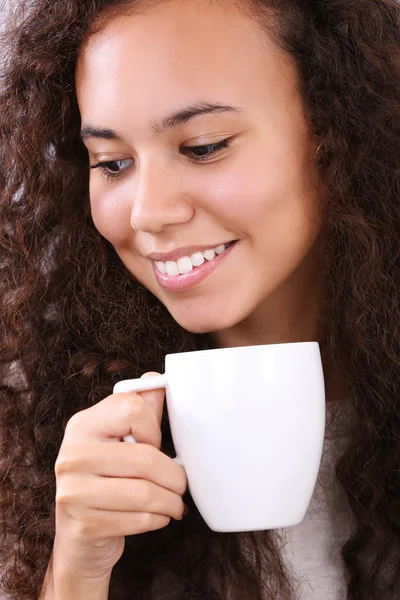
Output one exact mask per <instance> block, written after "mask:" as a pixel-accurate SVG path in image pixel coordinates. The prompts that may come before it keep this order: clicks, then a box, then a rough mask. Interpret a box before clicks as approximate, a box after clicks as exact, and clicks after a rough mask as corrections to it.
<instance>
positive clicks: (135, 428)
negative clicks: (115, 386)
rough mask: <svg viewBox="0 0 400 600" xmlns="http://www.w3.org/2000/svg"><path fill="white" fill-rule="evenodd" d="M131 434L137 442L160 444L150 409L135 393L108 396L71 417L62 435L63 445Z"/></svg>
mask: <svg viewBox="0 0 400 600" xmlns="http://www.w3.org/2000/svg"><path fill="white" fill-rule="evenodd" d="M129 434H131V435H133V437H134V438H135V440H136V441H137V442H143V443H146V444H151V445H153V446H155V447H156V448H159V447H160V445H161V430H160V425H159V423H158V419H157V415H156V413H155V412H154V410H153V408H152V407H151V406H150V405H149V404H148V403H147V402H145V400H144V399H143V398H142V397H141V396H139V395H138V394H135V393H132V392H121V393H118V394H112V395H111V396H107V398H104V400H101V401H100V402H98V403H97V404H95V405H94V406H91V407H90V408H86V409H85V410H82V411H80V412H78V413H76V414H75V415H73V416H72V417H71V419H70V420H69V421H68V423H67V427H66V430H65V434H64V439H65V440H66V443H68V442H69V441H70V440H73V441H74V443H76V442H77V441H78V440H85V439H88V438H96V439H99V440H103V441H112V440H114V441H115V440H118V441H119V440H121V439H122V438H123V437H124V436H126V435H129Z"/></svg>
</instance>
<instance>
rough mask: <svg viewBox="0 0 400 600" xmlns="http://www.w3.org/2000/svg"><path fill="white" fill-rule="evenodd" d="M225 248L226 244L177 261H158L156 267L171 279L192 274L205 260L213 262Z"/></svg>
mask: <svg viewBox="0 0 400 600" xmlns="http://www.w3.org/2000/svg"><path fill="white" fill-rule="evenodd" d="M225 248H226V244H220V245H219V246H216V248H211V249H210V250H205V251H204V252H194V253H193V254H192V255H191V256H182V257H181V258H179V259H178V260H177V261H175V260H167V262H163V261H161V260H158V261H156V267H157V269H158V270H159V271H160V273H163V274H164V275H165V274H167V275H169V277H175V276H176V275H179V274H184V273H190V271H191V270H192V269H193V267H199V266H200V265H202V264H203V263H204V261H205V260H212V259H213V258H214V257H215V255H218V254H221V253H222V252H223V251H224V250H225Z"/></svg>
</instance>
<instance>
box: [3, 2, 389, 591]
mask: <svg viewBox="0 0 400 600" xmlns="http://www.w3.org/2000/svg"><path fill="white" fill-rule="evenodd" d="M233 1H234V0H232V3H233ZM149 4H151V5H154V4H156V2H150V3H149V2H148V1H147V2H145V1H143V0H141V1H139V2H137V1H136V0H129V1H126V0H124V1H121V0H119V1H118V0H51V1H50V0H32V1H30V2H29V3H28V2H27V3H23V2H22V0H19V2H18V4H17V5H16V6H15V9H14V12H13V15H12V20H11V19H10V21H9V23H8V28H7V32H6V34H5V37H4V40H3V41H4V44H6V50H7V52H6V54H4V60H5V64H4V65H3V66H4V68H3V72H2V75H1V82H0V85H1V94H0V189H1V209H0V210H1V213H0V231H1V234H0V247H1V254H0V265H1V277H0V289H1V294H0V298H1V308H0V314H1V321H0V358H1V360H0V364H1V367H0V373H1V375H0V386H1V388H0V393H1V403H0V423H1V431H0V507H1V508H0V510H1V545H0V547H1V552H0V554H1V565H0V567H1V572H2V578H1V587H2V589H3V591H4V592H5V593H6V594H7V595H8V597H9V598H11V599H12V600H21V599H27V600H35V599H37V598H38V595H39V592H40V589H41V585H42V582H43V578H44V574H45V571H46V568H47V565H48V561H49V558H50V555H51V550H52V544H53V540H54V528H55V522H54V521H55V518H54V508H55V483H56V482H55V474H54V464H55V460H56V458H57V455H58V451H59V448H60V445H61V442H62V439H63V434H64V429H65V426H66V423H67V421H68V420H69V418H70V417H71V416H72V415H73V414H74V413H76V412H77V411H79V410H82V409H84V408H87V407H88V406H91V405H93V404H94V403H96V402H98V401H100V400H101V399H103V398H104V397H106V396H107V395H109V394H110V393H112V387H113V385H114V384H115V383H116V381H117V380H119V379H121V378H128V377H137V376H140V375H141V374H142V373H143V372H144V371H149V370H157V371H161V370H162V365H163V360H164V356H165V354H167V353H169V352H176V351H187V350H193V349H199V348H203V347H206V344H207V343H208V340H207V336H206V335H198V334H192V333H190V332H187V331H185V330H183V329H182V328H181V327H180V326H179V325H178V324H177V323H176V322H174V320H173V319H172V317H171V316H170V315H169V313H168V312H167V310H166V309H165V307H164V306H163V305H162V304H161V303H160V302H159V301H158V300H157V299H156V298H155V297H154V296H153V295H152V294H151V293H150V292H149V291H148V290H146V289H144V288H143V287H142V286H141V285H140V284H139V283H138V282H137V281H135V280H134V278H133V277H132V275H131V274H130V273H129V272H128V271H127V269H126V268H125V266H124V265H123V264H122V262H121V260H120V259H119V257H118V255H117V254H116V252H115V250H114V248H113V247H112V246H111V244H109V243H108V242H107V241H106V240H105V239H104V238H103V237H101V235H100V234H99V232H98V231H97V230H96V228H95V227H94V224H93V222H92V219H91V213H90V205H89V197H88V158H87V152H86V150H85V148H84V146H83V144H82V142H81V141H80V139H79V130H80V117H79V112H78V108H77V101H76V96H75V90H74V87H75V86H74V76H75V66H76V61H77V55H78V52H79V49H80V47H81V46H82V43H83V42H84V40H85V38H86V37H87V35H88V32H90V31H91V28H92V27H93V26H94V24H95V23H97V22H98V20H99V19H100V18H101V17H102V16H104V15H107V14H108V13H109V11H118V12H120V11H126V10H136V9H138V8H141V7H143V5H146V6H147V5H149ZM236 4H237V5H240V8H242V9H243V10H247V11H250V14H252V15H253V16H254V17H255V18H257V20H258V21H259V22H260V23H261V24H262V26H263V27H265V31H266V32H268V34H269V35H271V36H272V38H273V40H274V42H275V43H276V44H277V45H278V46H279V47H280V48H281V49H283V50H284V51H285V52H287V53H288V55H289V56H290V57H291V59H292V60H293V61H294V63H295V65H296V67H297V69H298V72H299V76H300V82H301V91H302V97H303V102H304V106H305V109H306V111H307V115H308V117H309V120H310V124H311V126H312V129H313V131H314V133H315V135H316V136H317V138H318V139H319V141H320V142H321V143H322V145H321V147H320V152H319V157H318V167H319V171H320V174H321V180H322V182H323V186H324V247H323V252H324V265H325V269H324V273H323V286H324V290H325V297H326V298H327V299H328V300H329V301H328V304H327V310H326V311H325V313H324V318H323V330H322V333H321V339H320V340H319V341H320V344H321V348H322V351H323V356H324V357H330V360H332V361H333V362H334V364H336V365H337V366H338V369H339V370H340V373H341V376H342V377H343V378H344V379H345V380H346V382H347V384H348V386H349V390H350V393H349V395H348V402H349V403H350V405H351V407H352V411H353V412H354V415H355V419H356V422H355V423H356V426H355V428H354V432H353V434H352V436H351V439H350V441H349V442H348V445H347V447H346V449H345V450H344V452H343V454H342V455H341V456H340V457H339V459H338V462H337V465H336V476H337V478H338V480H339V482H340V485H341V486H342V487H343V489H344V490H345V492H346V495H347V498H348V501H349V504H350V507H351V510H352V512H353V515H354V519H355V528H354V530H353V532H352V534H351V537H350V539H348V541H347V542H346V543H345V544H344V546H343V548H342V556H343V560H344V563H345V566H346V568H347V573H348V576H349V579H348V581H349V584H348V596H347V597H348V599H349V600H364V599H365V600H367V599H368V600H372V599H375V598H376V599H378V598H379V600H384V599H386V598H395V597H397V598H398V597H400V369H399V366H400V348H399V340H400V332H399V324H400V302H399V283H400V261H399V257H400V251H399V247H400V243H399V240H400V206H399V198H400V161H399V157H400V5H399V4H398V2H397V0H240V2H239V0H237V1H236ZM162 430H163V446H162V448H163V450H164V451H165V452H166V453H167V454H169V455H170V456H172V455H173V452H174V449H173V444H172V440H171V435H170V431H169V426H168V419H167V415H166V414H164V418H163V423H162ZM184 499H185V502H186V503H187V504H188V505H189V514H188V516H187V517H186V518H185V519H184V520H183V521H173V520H172V521H171V523H170V525H169V526H168V527H166V528H164V529H162V530H159V531H156V532H152V533H146V534H142V535H139V536H128V537H127V539H126V545H125V551H124V554H123V556H122V558H121V559H120V561H119V562H118V563H117V564H116V565H115V567H114V569H113V573H112V578H111V585H110V596H109V597H110V599H113V600H119V599H123V598H127V597H132V598H136V599H138V600H139V599H141V600H150V599H161V598H163V599H164V600H168V599H169V600H178V599H179V600H195V599H198V600H200V599H201V600H222V599H226V598H232V600H233V599H234V598H235V599H240V600H250V599H251V600H257V599H258V600H261V599H272V598H278V597H279V598H280V599H282V600H283V599H286V598H287V599H290V598H293V597H294V596H293V590H292V584H291V581H290V576H289V574H288V573H287V572H286V571H285V567H284V565H283V561H282V558H281V554H280V549H279V543H278V542H279V539H278V536H277V534H276V532H272V531H267V532H256V533H240V534H233V533H232V534H226V533H225V534H220V533H215V532H213V531H211V530H209V529H208V527H207V526H206V525H205V523H204V521H203V520H202V518H201V516H200V515H199V513H198V511H197V510H196V507H195V505H194V504H193V502H192V500H191V498H190V494H189V493H187V495H186V496H185V498H184ZM367 557H368V560H367Z"/></svg>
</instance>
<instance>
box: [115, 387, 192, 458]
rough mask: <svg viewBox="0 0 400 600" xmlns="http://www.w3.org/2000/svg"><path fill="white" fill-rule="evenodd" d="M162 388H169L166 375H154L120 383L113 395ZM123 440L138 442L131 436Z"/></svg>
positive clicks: (132, 442) (125, 436) (126, 436)
mask: <svg viewBox="0 0 400 600" xmlns="http://www.w3.org/2000/svg"><path fill="white" fill-rule="evenodd" d="M160 388H165V389H166V388H167V377H166V375H153V376H151V377H143V378H139V379H124V380H123V381H118V383H116V384H115V385H114V388H113V394H118V393H121V392H147V391H148V390H158V389H160ZM123 440H124V442H129V443H130V444H136V440H135V438H134V437H133V435H131V434H129V435H124V437H123ZM173 460H174V461H175V462H176V463H178V465H181V466H182V462H181V460H180V458H179V457H178V456H176V457H175V458H174V459H173Z"/></svg>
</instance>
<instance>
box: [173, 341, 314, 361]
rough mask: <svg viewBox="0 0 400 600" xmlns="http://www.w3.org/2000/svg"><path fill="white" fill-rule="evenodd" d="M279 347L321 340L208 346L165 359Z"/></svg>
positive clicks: (310, 344)
mask: <svg viewBox="0 0 400 600" xmlns="http://www.w3.org/2000/svg"><path fill="white" fill-rule="evenodd" d="M260 346H261V347H262V348H267V347H268V348H277V347H281V346H285V347H286V346H318V347H319V342H317V341H316V340H314V341H308V342H278V343H276V344H252V345H249V346H228V347H226V348H206V349H203V350H189V351H188V352H171V353H170V354H166V355H165V359H167V357H168V356H171V357H173V356H186V355H193V354H202V353H204V352H230V351H232V350H241V351H243V352H246V351H249V350H254V348H259V347H260Z"/></svg>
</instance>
